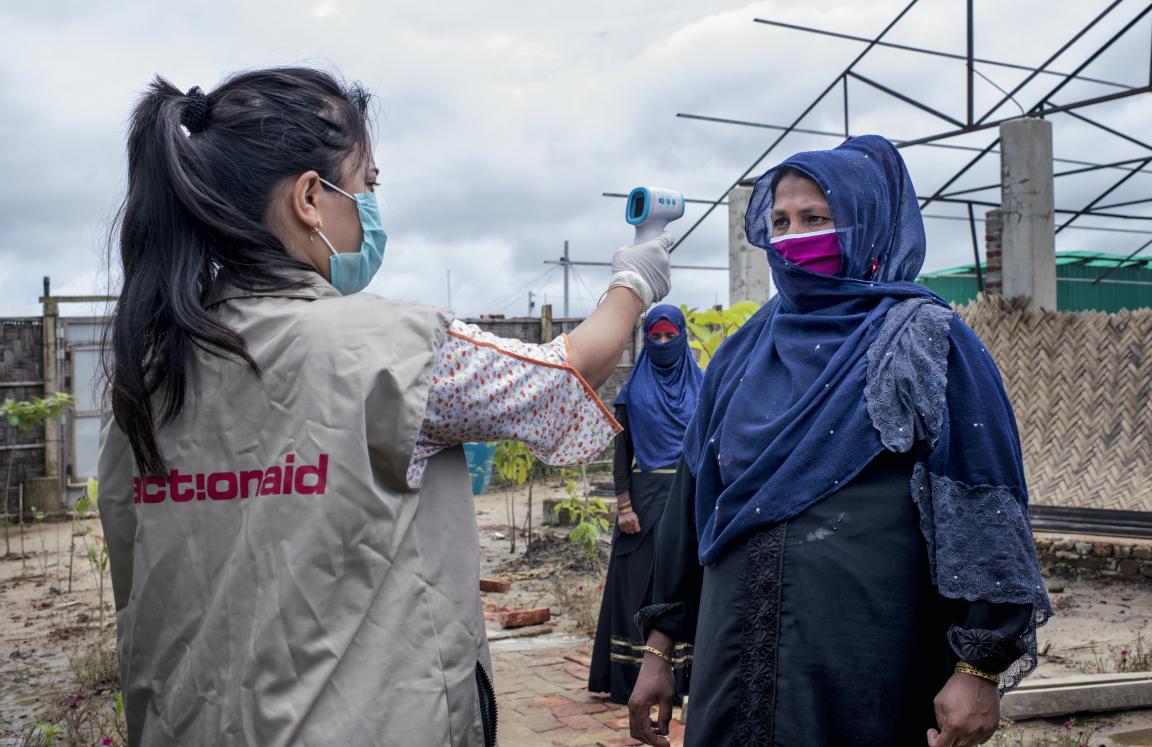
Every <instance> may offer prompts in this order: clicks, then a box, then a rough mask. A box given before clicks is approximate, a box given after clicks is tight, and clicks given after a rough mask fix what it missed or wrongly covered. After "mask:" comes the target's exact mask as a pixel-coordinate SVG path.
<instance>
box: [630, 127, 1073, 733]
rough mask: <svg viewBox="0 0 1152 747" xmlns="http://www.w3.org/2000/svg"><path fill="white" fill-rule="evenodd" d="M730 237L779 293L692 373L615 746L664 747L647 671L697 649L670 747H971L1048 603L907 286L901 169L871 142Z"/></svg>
mask: <svg viewBox="0 0 1152 747" xmlns="http://www.w3.org/2000/svg"><path fill="white" fill-rule="evenodd" d="M746 230H747V234H748V237H749V240H750V241H752V243H754V244H756V245H757V246H761V247H763V248H764V249H766V250H767V253H768V262H769V264H770V265H771V268H772V274H773V279H774V280H775V284H776V287H777V289H778V291H779V292H778V294H777V295H776V296H775V297H774V298H773V299H772V300H771V301H769V303H768V304H767V305H765V306H764V308H763V309H761V310H760V312H758V313H757V315H756V316H755V317H753V318H752V319H751V320H750V321H749V322H748V324H747V325H745V326H744V327H743V328H742V329H741V330H740V331H739V332H738V333H737V334H736V335H734V336H733V337H732V338H731V339H729V340H728V341H727V342H726V343H725V344H724V345H723V346H722V347H721V349H720V350H719V351H718V354H717V355H716V356H715V357H714V358H713V360H712V362H711V364H710V365H709V368H708V373H707V376H706V377H705V379H704V383H703V386H702V388H701V392H700V402H699V406H698V409H697V412H696V414H695V416H694V418H693V420H692V422H691V424H690V425H689V427H688V430H687V435H686V438H685V445H684V456H683V459H682V461H681V462H680V465H679V468H678V472H677V476H676V478H675V483H674V485H673V487H672V490H671V494H670V497H669V500H668V506H667V510H666V511H665V514H664V520H663V521H662V522H661V525H660V527H658V532H659V534H658V544H657V549H656V558H655V561H654V566H653V573H652V589H651V593H650V596H651V598H650V599H649V600H648V601H649V602H650V604H648V605H647V606H645V608H644V609H643V610H641V613H640V615H639V616H638V620H639V622H640V626H641V629H642V631H643V633H644V634H645V636H646V639H647V644H648V645H649V646H650V647H651V649H646V654H645V660H644V664H643V668H642V671H641V674H640V676H639V679H638V681H637V684H636V687H635V690H634V693H633V697H632V700H631V706H632V707H631V711H630V716H631V721H632V724H631V727H632V732H633V736H634V737H636V738H637V739H640V740H642V741H644V742H645V743H647V744H666V743H667V742H666V740H665V739H664V737H663V736H661V734H667V731H666V729H667V722H668V718H669V717H670V714H671V703H672V701H673V699H674V697H675V685H674V682H673V678H672V676H671V669H670V667H669V666H668V664H667V662H666V659H667V658H671V656H670V655H671V654H673V652H674V650H675V649H674V647H675V645H676V644H683V643H694V644H695V659H694V661H693V673H692V684H691V697H690V705H689V718H688V725H687V733H686V740H685V744H686V745H708V746H709V747H713V746H716V745H757V746H761V745H798V744H804V745H848V744H851V745H924V744H927V745H929V746H930V747H968V746H969V745H976V744H979V743H980V742H982V741H984V740H986V739H988V738H989V737H991V735H992V734H993V733H994V731H995V729H996V726H997V723H998V720H999V697H998V696H999V694H1000V693H1001V692H1004V691H1007V690H1009V689H1011V688H1013V687H1015V686H1016V685H1017V684H1018V683H1019V682H1020V680H1021V679H1022V678H1023V677H1024V676H1026V675H1027V674H1028V673H1030V672H1031V671H1032V670H1033V669H1034V668H1035V665H1036V634H1035V633H1036V628H1037V627H1038V626H1039V625H1042V624H1043V623H1044V622H1045V621H1046V620H1047V619H1048V617H1049V616H1050V615H1051V607H1050V605H1049V602H1048V598H1047V595H1046V593H1045V591H1044V587H1043V583H1042V581H1041V579H1040V571H1039V567H1038V564H1037V560H1036V552H1035V547H1034V545H1033V542H1032V535H1031V530H1030V526H1029V520H1028V493H1027V487H1026V486H1025V483H1024V471H1023V466H1022V463H1021V452H1020V440H1019V434H1018V433H1017V430H1016V421H1015V417H1014V415H1013V412H1012V407H1011V404H1010V403H1009V401H1008V398H1007V396H1006V394H1005V391H1004V387H1003V385H1002V383H1001V380H1000V375H999V372H998V371H997V369H996V365H995V363H993V361H992V358H991V356H990V355H989V354H988V352H987V351H986V350H985V349H984V347H983V345H982V344H981V342H980V340H979V339H978V338H977V337H976V335H975V334H974V333H973V332H972V330H971V329H969V328H968V326H967V325H965V324H964V322H963V321H961V320H960V318H959V317H958V316H957V315H956V314H955V312H953V311H952V309H951V308H950V307H949V306H948V304H947V303H945V302H944V301H943V300H942V299H940V298H939V297H937V296H935V295H934V294H932V293H931V292H930V291H928V290H927V289H925V288H923V287H921V286H918V285H916V284H914V283H913V282H912V281H913V280H914V279H915V277H916V275H917V273H918V272H919V271H920V268H921V265H922V264H923V261H924V254H925V238H924V227H923V223H922V221H921V217H920V210H919V207H918V204H917V201H916V192H915V190H914V188H913V186H912V182H911V180H910V178H909V176H908V173H907V170H906V168H905V165H904V162H903V159H902V158H901V157H900V155H899V152H898V151H897V150H896V149H895V148H894V147H893V146H892V145H891V144H890V143H889V142H888V141H886V140H884V139H883V138H880V137H876V136H864V137H858V138H855V139H850V140H848V141H847V142H845V143H844V144H842V145H841V146H839V147H838V148H836V149H834V150H831V151H815V152H809V153H800V154H797V155H795V156H793V157H792V158H790V159H788V160H787V161H785V162H784V163H783V164H782V165H781V166H779V167H777V168H775V169H773V170H771V171H769V172H768V173H766V174H765V175H764V176H763V177H761V178H760V179H759V180H758V181H757V183H756V188H755V190H754V192H753V195H752V200H751V203H750V206H749V209H748V214H747V218H746ZM998 688H999V692H998ZM653 705H659V706H660V710H659V715H658V718H657V720H656V721H652V720H651V718H650V707H651V706H653Z"/></svg>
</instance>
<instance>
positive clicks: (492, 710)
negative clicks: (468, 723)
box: [476, 661, 498, 747]
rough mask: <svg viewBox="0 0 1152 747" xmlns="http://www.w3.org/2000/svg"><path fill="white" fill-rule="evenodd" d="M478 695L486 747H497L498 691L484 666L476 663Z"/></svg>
mask: <svg viewBox="0 0 1152 747" xmlns="http://www.w3.org/2000/svg"><path fill="white" fill-rule="evenodd" d="M476 693H477V695H478V696H479V700H480V723H481V724H482V725H483V727H484V747H496V721H497V719H498V714H497V712H496V691H495V690H494V689H493V688H492V680H491V679H489V677H488V673H487V672H485V671H484V665H483V664H481V663H480V662H479V661H477V662H476Z"/></svg>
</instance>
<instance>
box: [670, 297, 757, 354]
mask: <svg viewBox="0 0 1152 747" xmlns="http://www.w3.org/2000/svg"><path fill="white" fill-rule="evenodd" d="M680 310H681V311H683V312H684V321H685V323H686V325H687V327H688V334H689V335H690V338H689V340H688V344H689V345H690V346H691V347H692V349H693V350H695V351H696V352H697V354H698V357H697V361H698V362H699V364H700V368H707V367H708V364H709V363H710V362H711V361H712V356H714V355H715V354H716V351H717V350H719V349H720V343H722V342H724V341H725V340H727V339H728V338H729V337H731V336H732V335H733V334H735V332H736V330H738V329H740V328H741V327H742V326H744V323H745V322H747V321H748V320H749V319H751V318H752V315H753V314H755V313H756V312H757V311H759V310H760V306H759V305H758V304H756V303H754V302H752V301H741V302H739V303H736V304H733V305H732V306H730V307H728V308H727V309H704V310H699V309H693V308H688V307H687V306H681V307H680Z"/></svg>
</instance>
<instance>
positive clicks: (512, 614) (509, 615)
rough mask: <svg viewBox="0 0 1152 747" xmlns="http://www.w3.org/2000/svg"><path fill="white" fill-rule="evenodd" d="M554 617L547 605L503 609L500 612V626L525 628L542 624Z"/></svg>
mask: <svg viewBox="0 0 1152 747" xmlns="http://www.w3.org/2000/svg"><path fill="white" fill-rule="evenodd" d="M551 618H552V612H551V610H549V609H548V608H547V607H537V608H535V609H530V610H502V611H501V612H500V627H502V628H523V627H526V626H528V625H540V624H542V623H546V622H548V621H549V620H550V619H551Z"/></svg>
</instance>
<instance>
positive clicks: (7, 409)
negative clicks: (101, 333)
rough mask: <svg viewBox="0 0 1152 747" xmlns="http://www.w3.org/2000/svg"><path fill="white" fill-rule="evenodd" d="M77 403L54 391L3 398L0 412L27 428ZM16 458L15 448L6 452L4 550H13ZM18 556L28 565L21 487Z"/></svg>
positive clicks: (17, 426) (10, 421)
mask: <svg viewBox="0 0 1152 747" xmlns="http://www.w3.org/2000/svg"><path fill="white" fill-rule="evenodd" d="M75 404H76V398H75V397H73V396H72V395H71V394H68V393H67V392H53V393H52V394H49V395H48V396H47V397H33V398H32V399H29V400H21V401H17V400H14V399H6V400H4V402H3V404H0V415H3V416H4V419H5V420H6V421H7V422H8V425H10V426H12V427H13V428H15V429H16V430H19V431H30V430H32V429H33V428H35V427H36V426H38V425H42V424H44V423H45V422H47V421H49V420H59V419H60V418H61V416H63V414H64V410H65V409H66V408H69V407H72V406H74V405H75ZM15 459H16V450H15V449H12V450H9V452H8V469H7V471H6V474H5V477H4V496H3V498H4V554H5V555H6V556H7V555H11V554H12V545H11V540H10V539H9V535H8V496H9V493H10V491H11V490H12V468H13V464H14V462H15ZM19 521H20V560H21V562H22V563H24V567H25V568H27V561H28V557H27V555H26V553H25V552H24V491H23V490H21V491H20V517H19Z"/></svg>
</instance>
